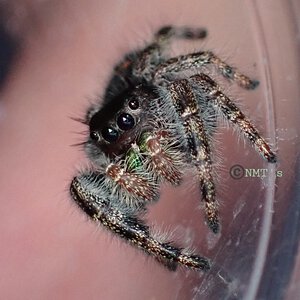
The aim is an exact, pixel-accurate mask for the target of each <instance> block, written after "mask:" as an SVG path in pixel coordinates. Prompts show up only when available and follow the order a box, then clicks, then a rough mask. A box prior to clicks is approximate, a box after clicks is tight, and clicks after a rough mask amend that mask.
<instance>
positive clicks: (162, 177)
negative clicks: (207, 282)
mask: <svg viewBox="0 0 300 300" xmlns="http://www.w3.org/2000/svg"><path fill="white" fill-rule="evenodd" d="M205 36H206V31H205V30H204V29H193V28H186V27H179V28H176V27H171V26H166V27H163V28H161V29H160V30H159V31H158V32H157V33H156V34H155V35H154V40H153V41H152V43H150V44H148V45H147V46H146V47H145V48H144V49H141V50H138V51H134V52H132V53H129V54H128V55H126V56H125V58H124V59H123V60H122V61H121V62H120V63H119V64H118V65H117V66H116V67H115V68H114V71H113V75H112V78H111V80H110V82H109V84H108V86H107V88H106V92H105V95H104V102H103V104H101V107H100V108H99V107H93V108H91V109H90V110H89V111H88V113H87V116H86V119H85V121H84V123H85V124H86V125H88V126H89V131H90V135H89V138H88V140H87V141H86V142H85V143H84V145H85V152H86V154H87V156H88V158H89V159H90V160H91V163H92V167H91V169H90V170H87V171H85V172H83V173H81V174H79V175H78V176H76V177H75V178H74V179H73V181H72V184H71V188H70V189H71V194H72V197H73V199H74V200H75V201H76V202H77V204H78V205H79V206H80V207H81V208H82V209H83V210H84V211H85V212H86V213H87V214H88V215H89V216H90V217H91V218H92V219H93V220H95V221H96V222H99V223H101V224H102V225H103V226H104V227H106V228H107V229H109V230H110V231H112V232H113V233H115V234H116V235H118V236H119V237H122V238H123V239H125V240H127V241H128V242H130V243H132V244H133V245H135V246H136V247H138V248H140V249H142V250H144V251H145V252H146V253H147V254H150V255H152V256H153V257H155V258H156V259H157V260H158V261H159V262H161V263H163V264H164V265H166V266H167V267H168V268H169V269H171V270H175V269H176V267H177V265H178V264H180V265H183V266H186V267H188V268H192V269H198V270H209V269H210V263H209V260H208V259H207V258H205V257H202V256H199V255H196V254H194V253H191V251H189V250H187V249H183V248H180V247H178V246H175V245H174V243H172V242H170V241H167V240H165V238H162V237H160V236H157V235H155V234H154V233H153V230H152V228H151V227H149V226H148V225H147V224H145V222H144V221H143V220H142V215H143V214H144V213H145V211H146V206H147V205H148V204H150V203H151V202H153V201H156V200H158V198H159V187H160V184H161V182H169V183H170V184H172V185H179V184H180V181H181V179H182V177H183V175H184V173H185V171H186V170H187V169H190V168H194V170H195V171H196V174H197V179H198V181H199V188H200V191H201V194H202V201H203V203H204V205H205V216H206V222H207V225H208V226H209V228H210V229H211V230H212V231H213V232H214V233H217V232H218V231H219V216H218V214H219V213H218V204H217V201H216V191H215V183H214V178H213V176H212V159H211V148H212V147H213V145H212V143H211V135H212V134H213V131H214V130H213V128H214V127H215V126H216V116H217V115H222V116H223V117H224V118H225V119H227V120H228V121H229V122H230V123H232V124H233V125H234V126H236V127H237V128H239V129H240V131H241V132H242V134H243V135H244V136H245V137H246V138H247V139H248V140H249V141H250V143H251V144H252V145H253V146H254V147H255V149H256V151H257V152H259V153H260V154H261V155H262V156H263V157H264V158H265V159H266V160H267V161H268V162H270V163H274V162H276V156H275V154H274V153H273V152H272V151H271V149H270V147H269V145H268V144H267V143H266V141H265V140H264V139H263V138H262V137H261V136H260V134H259V133H258V131H257V130H256V129H255V127H254V126H253V125H252V123H251V122H250V121H249V119H248V118H247V117H246V116H245V115H244V114H243V112H242V111H241V110H240V109H239V108H238V107H237V106H236V105H235V104H234V103H233V102H232V101H231V100H230V99H229V98H228V97H227V96H226V95H225V94H224V93H223V92H222V89H221V88H220V87H219V85H218V84H217V83H216V82H215V81H214V80H213V79H212V78H211V77H209V76H208V75H206V74H204V73H202V72H201V69H202V70H203V69H204V68H203V67H204V66H212V67H214V68H216V69H217V70H218V71H219V72H220V74H222V75H223V76H224V77H225V78H228V79H231V80H233V81H234V82H236V83H237V84H238V85H240V86H241V87H243V88H245V89H249V90H251V89H254V88H255V87H256V86H257V85H258V82H257V81H255V80H251V79H249V78H248V77H246V76H245V75H243V74H241V73H239V72H238V71H237V70H236V69H234V68H232V67H230V66H229V65H227V64H226V63H225V62H224V61H222V60H221V59H220V58H218V57H217V56H215V55H214V54H213V53H212V52H210V51H200V52H196V53H191V54H187V55H180V56H177V57H173V58H166V56H165V55H164V50H166V49H167V46H168V44H169V42H170V40H171V39H172V38H181V39H201V38H204V37H205ZM187 71H188V72H189V74H190V75H187V74H188V73H187Z"/></svg>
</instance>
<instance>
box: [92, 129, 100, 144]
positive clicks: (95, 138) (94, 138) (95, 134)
mask: <svg viewBox="0 0 300 300" xmlns="http://www.w3.org/2000/svg"><path fill="white" fill-rule="evenodd" d="M90 138H91V139H92V140H93V141H95V142H98V141H99V134H98V132H96V131H91V132H90Z"/></svg>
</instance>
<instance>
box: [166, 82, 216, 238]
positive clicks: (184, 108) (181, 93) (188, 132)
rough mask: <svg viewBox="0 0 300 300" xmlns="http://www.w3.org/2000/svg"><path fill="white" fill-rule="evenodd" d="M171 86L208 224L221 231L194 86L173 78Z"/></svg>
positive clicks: (204, 135)
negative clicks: (195, 170) (194, 168)
mask: <svg viewBox="0 0 300 300" xmlns="http://www.w3.org/2000/svg"><path fill="white" fill-rule="evenodd" d="M168 90H169V92H170V95H171V99H172V101H173V103H174V106H175V108H176V110H177V112H178V114H179V115H180V116H181V118H182V122H183V125H184V129H185V136H186V140H187V142H188V143H187V144H188V150H189V153H190V156H191V158H192V161H193V164H194V165H195V167H196V169H197V173H198V179H199V182H200V189H201V193H202V197H203V201H204V202H205V213H206V219H207V224H208V226H209V228H210V229H211V230H212V231H213V232H214V233H218V231H219V227H220V225H219V217H218V215H219V213H218V205H217V202H216V190H215V184H214V179H213V175H212V160H211V150H210V145H209V138H208V134H207V132H206V130H205V127H204V123H203V121H202V119H201V118H200V107H199V105H198V101H197V99H196V96H195V94H194V92H193V90H192V87H191V86H190V84H189V82H188V81H187V80H185V79H182V80H177V81H175V82H172V83H171V84H170V85H169V87H168Z"/></svg>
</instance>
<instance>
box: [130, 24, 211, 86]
mask: <svg viewBox="0 0 300 300" xmlns="http://www.w3.org/2000/svg"><path fill="white" fill-rule="evenodd" d="M206 36H207V31H206V29H204V28H191V27H184V26H183V27H173V26H164V27H162V28H160V29H159V30H158V31H157V32H156V33H155V35H154V39H153V42H152V43H150V44H149V45H148V46H146V48H145V49H143V50H141V51H140V53H139V54H138V55H139V56H138V60H137V61H136V62H135V63H134V66H133V74H134V75H135V76H137V77H143V78H145V79H146V80H149V81H150V80H151V79H152V76H153V71H154V69H155V67H156V66H157V65H158V64H160V63H161V62H162V61H163V60H164V59H163V58H162V57H163V53H162V52H163V51H164V49H165V48H166V47H167V46H168V45H169V44H170V42H171V40H172V39H173V38H177V39H189V40H196V39H203V38H205V37H206Z"/></svg>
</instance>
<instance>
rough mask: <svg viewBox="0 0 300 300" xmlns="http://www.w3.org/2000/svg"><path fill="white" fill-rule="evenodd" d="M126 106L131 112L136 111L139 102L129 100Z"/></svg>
mask: <svg viewBox="0 0 300 300" xmlns="http://www.w3.org/2000/svg"><path fill="white" fill-rule="evenodd" d="M128 106H129V108H131V109H132V110H136V109H138V108H139V106H140V104H139V101H138V100H137V99H130V100H129V102H128Z"/></svg>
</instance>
